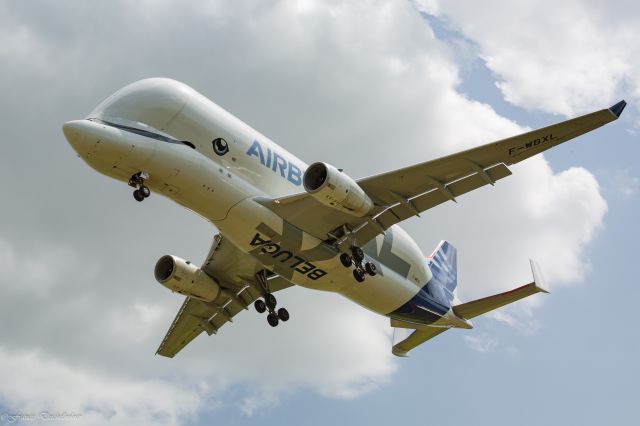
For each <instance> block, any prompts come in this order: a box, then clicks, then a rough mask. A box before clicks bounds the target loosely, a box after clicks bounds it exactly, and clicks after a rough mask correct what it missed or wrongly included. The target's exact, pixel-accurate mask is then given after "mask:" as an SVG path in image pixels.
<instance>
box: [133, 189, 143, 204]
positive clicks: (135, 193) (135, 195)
mask: <svg viewBox="0 0 640 426" xmlns="http://www.w3.org/2000/svg"><path fill="white" fill-rule="evenodd" d="M133 198H135V199H136V201H142V200H144V195H143V194H141V193H140V191H138V190H137V189H136V190H135V191H133Z"/></svg>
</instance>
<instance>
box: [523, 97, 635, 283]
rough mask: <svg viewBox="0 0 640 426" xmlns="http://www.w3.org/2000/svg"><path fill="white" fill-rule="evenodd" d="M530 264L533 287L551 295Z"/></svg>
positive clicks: (540, 276) (536, 265)
mask: <svg viewBox="0 0 640 426" xmlns="http://www.w3.org/2000/svg"><path fill="white" fill-rule="evenodd" d="M623 102H624V101H623ZM623 108H624V106H623ZM529 263H530V264H531V272H532V273H533V285H534V286H535V288H536V289H537V290H538V291H541V292H542V293H549V290H547V288H546V286H545V285H544V280H543V279H542V274H541V273H540V268H538V264H537V263H536V262H535V261H534V260H533V259H529Z"/></svg>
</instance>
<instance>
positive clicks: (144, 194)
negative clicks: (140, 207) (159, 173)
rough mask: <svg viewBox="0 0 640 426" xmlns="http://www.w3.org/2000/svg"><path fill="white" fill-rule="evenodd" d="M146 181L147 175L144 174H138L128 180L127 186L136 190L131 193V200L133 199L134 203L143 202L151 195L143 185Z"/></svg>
mask: <svg viewBox="0 0 640 426" xmlns="http://www.w3.org/2000/svg"><path fill="white" fill-rule="evenodd" d="M146 179H149V175H148V174H147V173H145V172H138V173H136V174H134V175H133V176H131V178H130V179H129V186H131V187H133V188H136V190H135V191H133V198H135V200H136V201H143V200H144V199H145V198H149V195H151V190H149V188H148V187H146V186H145V185H144V181H145V180H146Z"/></svg>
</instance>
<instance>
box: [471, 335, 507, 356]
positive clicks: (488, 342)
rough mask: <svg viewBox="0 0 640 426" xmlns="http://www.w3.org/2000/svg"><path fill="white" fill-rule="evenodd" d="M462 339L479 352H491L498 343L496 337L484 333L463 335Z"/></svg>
mask: <svg viewBox="0 0 640 426" xmlns="http://www.w3.org/2000/svg"><path fill="white" fill-rule="evenodd" d="M463 339H464V342H465V343H466V344H467V346H469V348H471V349H473V350H474V351H476V352H480V353H487V352H493V351H494V350H495V349H496V347H498V345H499V343H500V342H499V340H498V339H496V338H495V337H491V336H489V335H487V334H486V333H483V334H480V335H477V336H464V337H463Z"/></svg>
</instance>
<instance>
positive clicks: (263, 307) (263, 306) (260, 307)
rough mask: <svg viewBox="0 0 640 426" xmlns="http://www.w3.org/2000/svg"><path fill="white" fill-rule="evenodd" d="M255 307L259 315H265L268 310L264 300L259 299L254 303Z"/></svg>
mask: <svg viewBox="0 0 640 426" xmlns="http://www.w3.org/2000/svg"><path fill="white" fill-rule="evenodd" d="M253 307H254V308H256V311H258V313H261V314H262V313H264V312H265V311H266V310H267V304H266V303H264V300H262V299H258V300H256V301H255V302H254V303H253Z"/></svg>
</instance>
